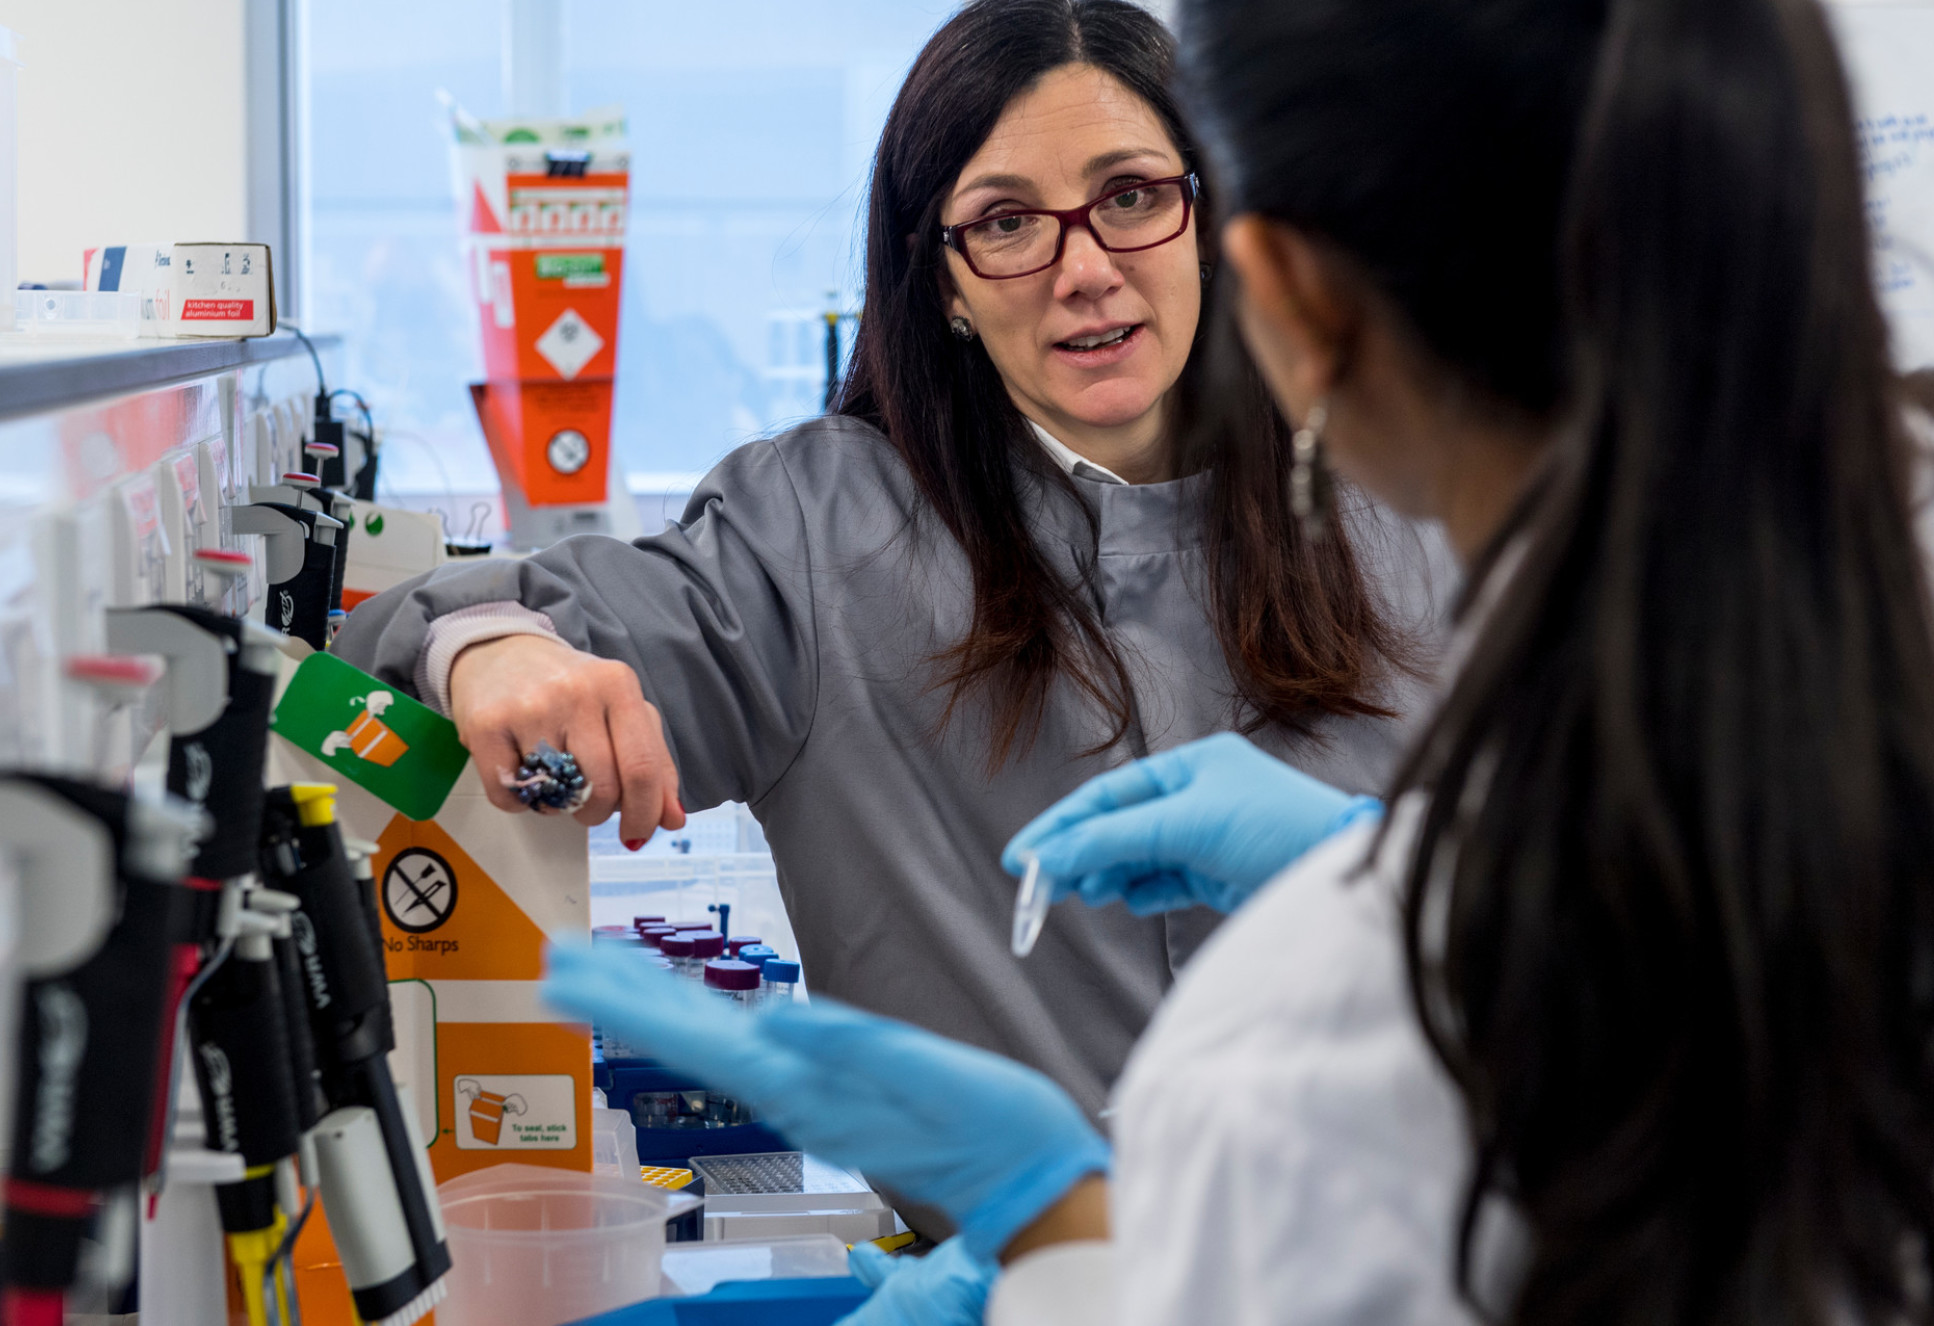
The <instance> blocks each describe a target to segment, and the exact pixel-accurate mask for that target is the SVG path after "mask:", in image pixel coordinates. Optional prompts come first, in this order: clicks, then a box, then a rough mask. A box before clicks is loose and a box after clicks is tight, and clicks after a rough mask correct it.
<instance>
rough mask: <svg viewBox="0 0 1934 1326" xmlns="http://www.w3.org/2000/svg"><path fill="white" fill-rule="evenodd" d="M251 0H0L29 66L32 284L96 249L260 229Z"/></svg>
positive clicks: (24, 180)
mask: <svg viewBox="0 0 1934 1326" xmlns="http://www.w3.org/2000/svg"><path fill="white" fill-rule="evenodd" d="M243 3H244V0H0V26H4V27H8V28H11V29H13V31H14V32H15V33H16V34H17V37H18V55H19V58H20V61H21V64H22V68H21V71H20V266H19V271H20V279H21V280H23V281H45V280H78V279H79V278H80V275H81V250H82V249H84V248H87V247H89V246H91V245H96V244H103V243H115V242H125V241H130V240H134V241H139V240H149V239H173V240H193V239H204V240H244V239H254V238H256V236H252V235H249V234H247V233H245V226H246V224H247V221H246V201H245V200H246V188H245V185H246V179H247V172H246V155H245V149H244V137H243V125H242V107H243V66H242V49H243ZM262 238H264V239H266V238H268V237H267V236H263V237H262Z"/></svg>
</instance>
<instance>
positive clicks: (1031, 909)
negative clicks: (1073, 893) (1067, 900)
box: [1014, 852, 1054, 958]
mask: <svg viewBox="0 0 1934 1326" xmlns="http://www.w3.org/2000/svg"><path fill="white" fill-rule="evenodd" d="M1053 905H1054V881H1053V880H1051V879H1048V878H1047V877H1046V876H1044V875H1043V874H1042V873H1041V858H1040V857H1038V856H1035V855H1034V854H1033V853H1032V852H1030V853H1028V856H1027V869H1026V871H1024V872H1023V873H1022V875H1021V889H1020V892H1018V893H1016V894H1015V895H1014V956H1015V957H1017V958H1025V957H1026V956H1027V955H1028V954H1030V953H1032V952H1033V951H1034V941H1035V940H1037V939H1039V938H1040V937H1041V927H1042V926H1043V925H1045V924H1046V923H1047V919H1048V908H1050V907H1052V906H1053Z"/></svg>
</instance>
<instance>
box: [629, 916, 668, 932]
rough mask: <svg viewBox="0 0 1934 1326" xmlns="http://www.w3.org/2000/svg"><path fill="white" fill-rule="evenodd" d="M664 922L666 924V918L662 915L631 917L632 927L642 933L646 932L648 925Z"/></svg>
mask: <svg viewBox="0 0 1934 1326" xmlns="http://www.w3.org/2000/svg"><path fill="white" fill-rule="evenodd" d="M663 924H665V918H664V917H662V916H634V917H632V918H631V928H632V929H633V930H636V931H637V932H638V933H639V934H641V935H642V934H643V933H645V927H646V926H651V925H663Z"/></svg>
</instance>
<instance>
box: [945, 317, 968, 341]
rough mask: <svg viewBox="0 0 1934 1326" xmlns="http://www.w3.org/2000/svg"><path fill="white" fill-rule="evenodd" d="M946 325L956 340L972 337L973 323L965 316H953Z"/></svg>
mask: <svg viewBox="0 0 1934 1326" xmlns="http://www.w3.org/2000/svg"><path fill="white" fill-rule="evenodd" d="M947 327H948V329H949V330H950V331H952V332H953V334H954V339H955V340H956V341H971V340H973V339H974V324H973V323H971V322H969V321H967V319H965V318H954V319H953V320H951V321H950V322H948V324H947Z"/></svg>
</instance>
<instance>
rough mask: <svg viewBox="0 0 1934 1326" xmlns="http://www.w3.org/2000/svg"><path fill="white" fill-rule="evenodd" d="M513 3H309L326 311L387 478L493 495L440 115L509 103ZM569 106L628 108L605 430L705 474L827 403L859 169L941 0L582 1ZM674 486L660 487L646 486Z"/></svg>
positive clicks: (568, 44) (629, 450)
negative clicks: (507, 57)
mask: <svg viewBox="0 0 1934 1326" xmlns="http://www.w3.org/2000/svg"><path fill="white" fill-rule="evenodd" d="M503 5H504V0H410V3H408V4H398V3H395V0H330V2H329V3H328V4H321V5H311V6H308V14H309V18H308V24H309V27H308V32H307V42H306V52H307V57H306V58H307V70H306V73H307V84H308V95H309V115H308V120H307V123H308V126H309V128H308V135H309V152H310V162H309V164H310V171H309V181H310V184H309V198H310V215H309V217H308V224H309V247H310V253H311V267H310V271H309V274H308V278H307V289H306V292H305V293H306V296H307V301H308V307H309V308H310V310H311V313H310V321H311V322H312V324H313V325H314V326H316V327H318V328H321V329H324V330H329V331H339V332H342V333H343V334H344V336H345V351H346V355H345V357H346V367H347V376H346V381H347V382H348V383H349V384H351V385H355V386H357V387H358V388H360V389H363V390H364V391H365V392H366V394H368V395H369V396H370V397H371V400H372V403H373V404H374V405H375V406H376V407H377V410H378V412H379V414H380V415H381V416H382V418H383V419H384V420H385V421H386V425H387V426H388V427H389V429H390V436H391V439H392V445H391V446H389V447H388V448H387V449H386V451H385V454H384V466H385V472H386V476H387V482H386V486H388V487H392V488H393V489H395V490H396V491H399V492H412V491H414V492H457V493H477V492H488V491H491V490H493V489H495V488H496V486H497V484H496V474H495V471H494V469H493V468H492V466H491V464H490V460H489V457H488V455H487V454H486V452H485V450H484V446H483V441H482V435H481V433H480V432H479V430H478V427H477V423H476V419H475V416H474V414H473V412H472V410H471V406H470V399H469V393H468V389H467V384H468V383H470V382H472V381H474V380H476V378H477V377H478V376H479V375H480V373H481V355H480V351H479V343H478V339H477V330H476V325H475V312H474V310H473V307H472V302H471V291H470V286H469V280H468V273H467V268H466V266H465V263H464V260H463V254H462V250H461V248H460V243H459V228H460V224H459V223H460V218H459V216H458V213H457V209H456V204H455V200H454V198H453V196H452V190H451V184H450V175H451V168H450V157H449V151H450V148H449V143H450V135H449V129H448V123H449V117H448V114H447V112H446V111H445V110H444V108H443V106H442V105H441V104H440V103H439V100H438V93H439V91H440V90H441V91H447V92H448V93H449V95H450V96H452V97H454V98H455V100H456V101H457V102H458V103H460V104H461V105H463V106H464V108H465V109H467V110H469V111H471V112H472V113H473V114H477V115H480V116H485V117H488V116H494V115H498V114H501V113H503V112H504V110H505V109H506V107H505V106H504V98H503V92H502V88H501V70H502V65H503V60H502V55H503V52H502V49H501V41H502V33H503V29H504V10H503ZM564 8H565V11H566V37H565V52H566V70H565V74H566V96H567V100H568V107H569V109H570V110H571V111H572V112H574V113H575V112H578V111H584V110H589V109H591V108H593V107H596V106H599V105H603V104H607V103H610V102H617V103H619V104H621V105H622V106H623V107H624V109H625V112H626V114H627V116H628V118H629V122H630V142H631V150H632V191H631V212H630V218H631V219H630V232H629V236H628V240H627V245H628V247H627V257H626V264H625V292H624V312H623V324H622V328H621V336H620V341H619V368H618V389H617V392H618V394H617V404H616V407H615V415H614V420H613V437H614V442H615V447H616V450H617V453H618V457H619V463H620V465H621V466H622V467H623V468H624V469H626V470H627V471H631V472H633V473H638V472H647V473H651V474H654V475H660V476H663V475H668V474H674V475H675V474H685V475H689V474H692V473H695V472H702V471H704V470H705V469H707V468H708V467H710V465H711V464H713V463H714V462H715V461H716V460H718V459H719V457H721V456H722V455H724V454H725V453H726V452H727V451H729V450H730V449H731V448H732V447H734V446H736V445H738V444H739V443H741V442H743V441H745V440H746V439H747V438H750V437H754V436H757V435H759V434H761V433H764V432H766V431H768V430H771V429H774V428H777V427H780V426H783V425H784V424H786V423H788V422H791V421H793V420H796V419H798V418H802V417H806V416H810V415H812V414H816V413H818V411H819V402H820V399H821V395H822V393H823V390H824V384H825V368H824V364H825V356H824V335H825V332H824V325H825V324H824V321H823V317H822V315H823V314H824V312H825V311H826V310H827V308H828V307H831V306H835V305H836V306H838V307H840V308H843V309H850V308H851V307H853V305H854V303H855V301H856V299H857V287H858V279H859V274H860V262H861V256H862V255H861V246H860V239H861V229H860V223H861V218H862V212H863V207H864V196H863V195H864V187H865V178H866V170H867V167H868V164H869V162H870V159H871V154H872V149H873V145H874V142H875V140H876V139H877V138H878V135H879V130H880V125H881V123H882V122H883V120H884V118H885V115H886V111H887V108H888V107H889V106H890V105H891V103H892V99H893V96H894V94H895V93H896V92H897V91H898V88H899V84H900V81H901V79H902V77H903V76H904V74H905V71H906V68H907V66H908V64H909V63H910V62H911V61H912V58H913V56H914V54H915V53H916V52H917V51H918V50H919V48H920V46H921V44H922V43H923V42H924V41H925V40H926V38H927V36H928V34H929V33H930V32H931V31H932V30H933V28H934V27H935V26H936V25H938V23H939V22H940V21H941V20H942V19H943V18H944V17H945V16H946V14H947V13H948V12H949V11H950V10H951V8H952V4H951V3H949V2H948V0H707V3H705V4H696V5H695V4H691V3H689V2H688V0H568V3H567V4H566V5H565V6H564ZM641 482H643V483H644V486H648V487H651V488H653V489H655V490H663V489H665V488H667V487H668V486H669V485H667V484H666V483H665V482H664V481H663V480H662V479H661V480H659V481H656V482H652V481H641Z"/></svg>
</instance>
